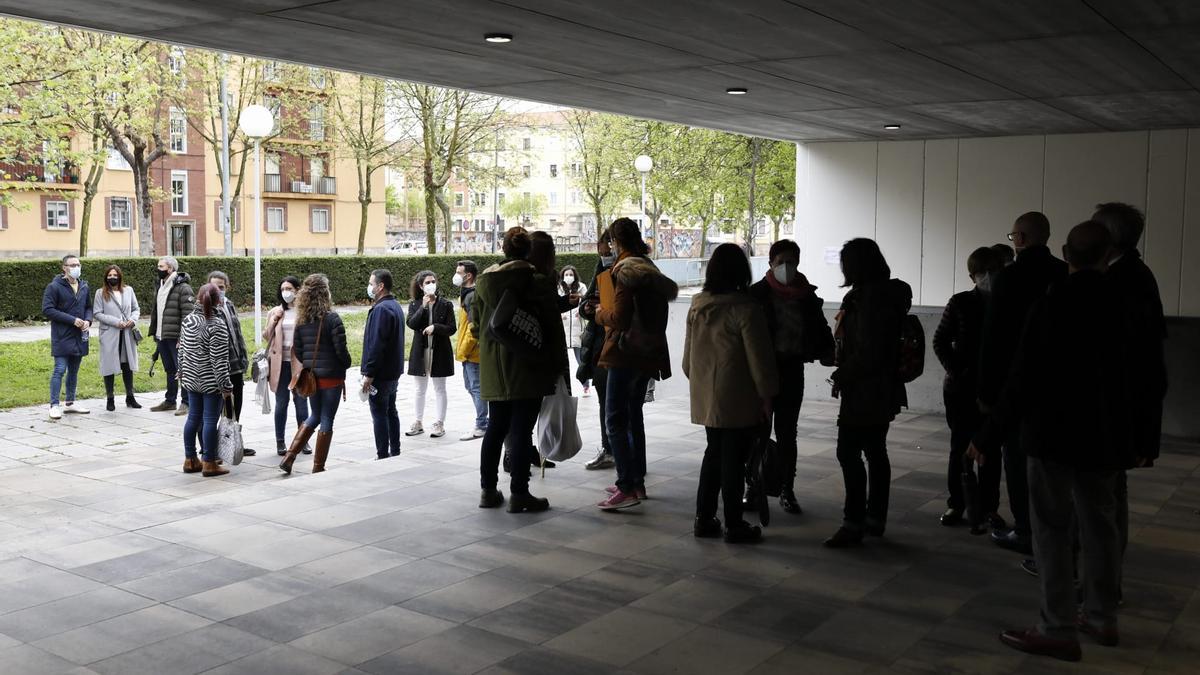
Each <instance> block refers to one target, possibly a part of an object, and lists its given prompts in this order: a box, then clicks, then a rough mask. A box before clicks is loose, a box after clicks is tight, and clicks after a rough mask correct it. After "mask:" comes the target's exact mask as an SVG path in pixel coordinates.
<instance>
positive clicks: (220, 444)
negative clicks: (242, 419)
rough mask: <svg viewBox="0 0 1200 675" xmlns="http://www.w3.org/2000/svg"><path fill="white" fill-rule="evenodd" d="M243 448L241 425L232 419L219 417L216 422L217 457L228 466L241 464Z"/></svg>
mask: <svg viewBox="0 0 1200 675" xmlns="http://www.w3.org/2000/svg"><path fill="white" fill-rule="evenodd" d="M245 449H246V448H245V446H244V445H242V425H240V424H238V423H237V421H235V420H234V419H233V418H232V417H227V416H225V415H221V418H220V419H218V420H217V456H218V457H220V458H221V461H223V462H225V464H227V465H229V466H237V465H238V464H241V463H242V457H243V456H244V451H245Z"/></svg>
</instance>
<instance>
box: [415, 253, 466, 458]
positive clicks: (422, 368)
mask: <svg viewBox="0 0 1200 675" xmlns="http://www.w3.org/2000/svg"><path fill="white" fill-rule="evenodd" d="M409 297H410V298H412V300H411V301H410V302H409V303H408V319H407V323H408V327H409V328H411V329H412V332H413V342H412V349H411V350H410V351H409V355H408V374H409V375H410V376H411V377H412V379H413V381H414V383H415V384H416V387H417V388H416V392H415V393H414V394H413V405H414V407H415V410H414V415H413V423H412V428H410V429H409V430H408V431H406V432H405V435H406V436H419V435H421V434H423V433H425V424H424V419H425V394H426V392H427V391H428V390H429V384H430V383H431V382H432V383H433V402H434V405H435V406H437V407H436V409H435V410H434V422H433V425H432V427H431V429H430V431H429V437H430V438H441V437H442V436H445V435H446V379H447V378H449V377H452V376H453V375H454V347H453V346H452V345H451V344H450V336H451V335H454V331H455V330H456V327H455V324H454V303H452V302H450V301H449V300H447V299H446V298H444V297H442V294H441V292H440V291H439V290H438V278H437V275H436V274H434V273H433V272H432V271H431V270H422V271H420V272H417V274H416V276H414V277H413V280H412V287H411V288H410V290H409Z"/></svg>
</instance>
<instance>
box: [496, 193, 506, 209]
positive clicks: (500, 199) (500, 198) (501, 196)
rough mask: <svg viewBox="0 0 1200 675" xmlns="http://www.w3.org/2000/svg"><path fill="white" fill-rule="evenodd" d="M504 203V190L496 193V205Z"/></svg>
mask: <svg viewBox="0 0 1200 675" xmlns="http://www.w3.org/2000/svg"><path fill="white" fill-rule="evenodd" d="M503 204H504V193H503V192H501V193H499V194H497V195H496V205H497V206H500V205H503Z"/></svg>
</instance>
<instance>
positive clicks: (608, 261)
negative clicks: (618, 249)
mask: <svg viewBox="0 0 1200 675" xmlns="http://www.w3.org/2000/svg"><path fill="white" fill-rule="evenodd" d="M616 259H617V256H615V255H602V256H600V262H601V263H602V264H603V265H604V266H605V267H612V264H613V261H614V260H616Z"/></svg>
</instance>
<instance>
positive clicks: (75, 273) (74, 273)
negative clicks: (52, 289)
mask: <svg viewBox="0 0 1200 675" xmlns="http://www.w3.org/2000/svg"><path fill="white" fill-rule="evenodd" d="M81 274H83V266H82V265H76V266H75V267H68V268H67V275H68V276H70V277H71V278H72V279H78V278H79V275H81Z"/></svg>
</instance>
